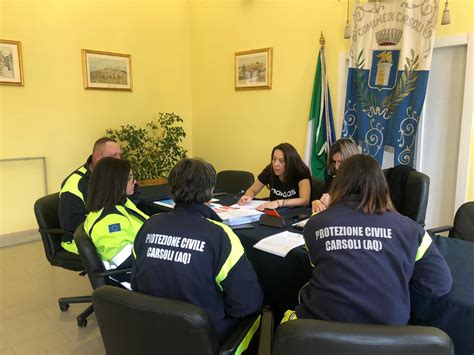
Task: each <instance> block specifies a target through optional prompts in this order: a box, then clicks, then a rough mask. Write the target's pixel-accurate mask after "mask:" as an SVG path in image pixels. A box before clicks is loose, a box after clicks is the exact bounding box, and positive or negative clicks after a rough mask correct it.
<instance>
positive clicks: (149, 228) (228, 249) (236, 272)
mask: <svg viewBox="0 0 474 355" xmlns="http://www.w3.org/2000/svg"><path fill="white" fill-rule="evenodd" d="M219 219H220V218H219V217H218V216H217V215H216V214H215V213H214V211H213V210H211V209H210V208H209V207H208V206H206V205H204V204H182V203H176V205H175V208H174V211H173V212H171V213H161V214H158V215H154V216H152V217H151V218H150V219H149V220H148V221H147V222H146V223H145V224H144V225H143V227H142V229H141V230H140V231H139V232H138V235H137V237H136V239H135V243H134V255H135V261H134V264H133V270H132V278H131V282H132V288H133V289H134V290H137V291H139V292H142V293H146V294H150V295H154V296H158V297H164V298H170V299H175V300H181V301H185V302H189V303H192V304H194V305H197V306H199V307H201V308H203V309H204V310H206V311H207V313H208V314H209V316H210V318H211V319H212V321H213V322H214V325H215V326H216V330H217V332H218V333H219V335H220V336H221V338H223V337H225V336H227V335H228V334H229V332H230V331H231V330H232V328H233V327H234V325H235V324H236V318H241V317H244V316H246V315H249V314H252V313H254V312H256V311H258V310H259V309H260V307H261V304H262V299H263V294H262V290H261V288H260V285H259V284H258V281H257V276H256V274H255V271H254V269H253V267H252V265H251V264H250V262H249V261H248V259H247V257H246V256H245V254H244V249H243V247H242V244H241V243H240V240H239V239H238V237H237V236H236V235H235V234H234V232H233V231H232V230H231V229H230V228H229V227H228V226H226V225H224V224H222V223H221V222H218V221H216V220H219Z"/></svg>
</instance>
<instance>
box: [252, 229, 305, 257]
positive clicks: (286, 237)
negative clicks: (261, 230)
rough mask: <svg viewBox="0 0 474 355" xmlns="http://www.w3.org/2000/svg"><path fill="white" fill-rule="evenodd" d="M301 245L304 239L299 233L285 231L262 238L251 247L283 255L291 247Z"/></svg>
mask: <svg viewBox="0 0 474 355" xmlns="http://www.w3.org/2000/svg"><path fill="white" fill-rule="evenodd" d="M301 245H304V239H303V236H302V235H301V234H298V233H292V232H288V231H285V232H281V233H277V234H274V235H271V236H269V237H267V238H263V239H262V240H261V241H259V242H258V243H257V244H255V245H254V246H253V247H254V248H257V249H260V250H263V251H266V252H267V253H270V254H275V255H278V256H281V257H285V256H286V254H288V253H289V252H290V250H291V249H294V248H296V247H299V246H301Z"/></svg>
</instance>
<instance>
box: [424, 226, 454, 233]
mask: <svg viewBox="0 0 474 355" xmlns="http://www.w3.org/2000/svg"><path fill="white" fill-rule="evenodd" d="M452 228H453V226H442V227H436V228H431V229H427V230H426V231H427V232H428V234H437V233H442V232H449V231H450V230H451V229H452Z"/></svg>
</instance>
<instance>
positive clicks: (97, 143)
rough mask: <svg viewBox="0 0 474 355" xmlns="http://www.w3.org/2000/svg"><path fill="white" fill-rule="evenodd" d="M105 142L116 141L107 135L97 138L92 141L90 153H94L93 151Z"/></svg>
mask: <svg viewBox="0 0 474 355" xmlns="http://www.w3.org/2000/svg"><path fill="white" fill-rule="evenodd" d="M107 142H113V143H117V141H116V140H115V139H113V138H109V137H102V138H99V139H98V140H96V141H95V143H94V147H93V148H92V153H94V152H95V151H97V150H99V149H100V148H102V147H103V146H104V144H105V143H107Z"/></svg>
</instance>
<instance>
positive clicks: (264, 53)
mask: <svg viewBox="0 0 474 355" xmlns="http://www.w3.org/2000/svg"><path fill="white" fill-rule="evenodd" d="M271 88H272V48H262V49H253V50H251V51H244V52H236V53H235V90H248V89H271Z"/></svg>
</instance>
